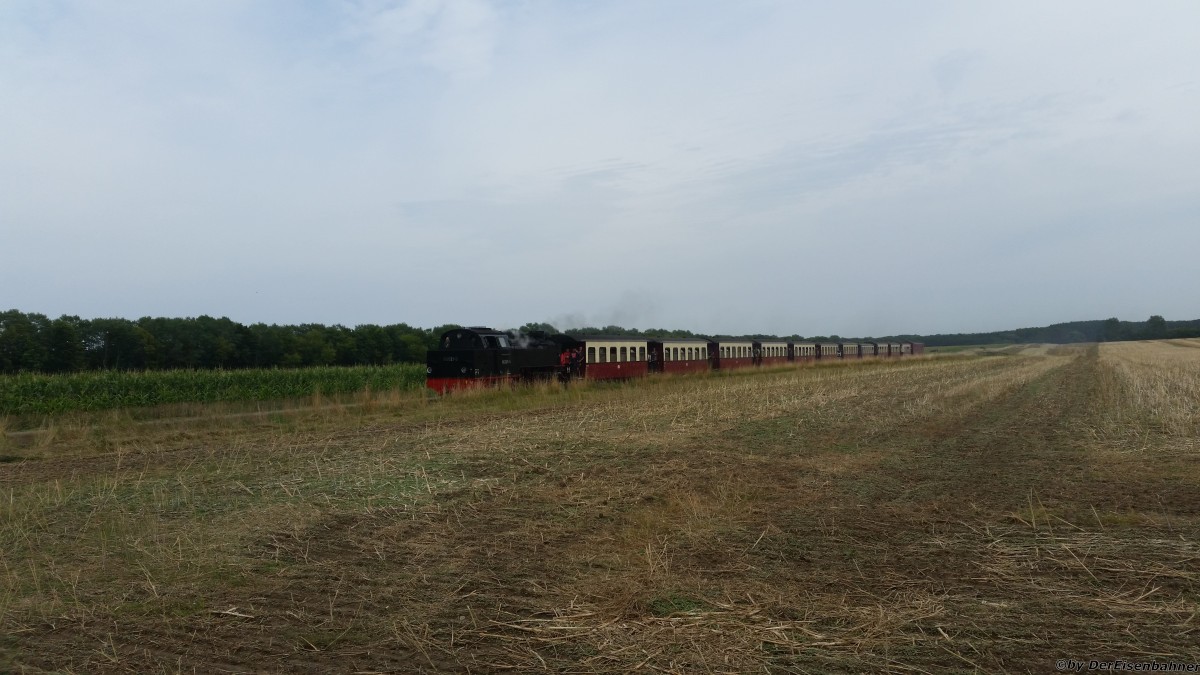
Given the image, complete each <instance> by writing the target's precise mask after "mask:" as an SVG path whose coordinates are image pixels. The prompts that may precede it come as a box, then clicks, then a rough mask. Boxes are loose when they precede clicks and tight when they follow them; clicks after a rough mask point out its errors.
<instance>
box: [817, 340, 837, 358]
mask: <svg viewBox="0 0 1200 675" xmlns="http://www.w3.org/2000/svg"><path fill="white" fill-rule="evenodd" d="M816 347H817V358H818V359H821V360H825V359H836V358H841V355H842V354H841V350H840V349H838V344H837V343H836V342H818V343H817V345H816Z"/></svg>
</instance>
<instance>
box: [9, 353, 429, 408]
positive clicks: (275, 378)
mask: <svg viewBox="0 0 1200 675" xmlns="http://www.w3.org/2000/svg"><path fill="white" fill-rule="evenodd" d="M424 384H425V367H424V366H422V365H420V364H415V363H407V364H401V365H394V366H358V367H336V366H327V367H313V368H291V369H272V370H174V371H100V372H84V373H72V374H67V375H41V374H28V373H25V374H18V375H4V376H0V415H12V416H17V417H28V416H39V415H59V414H62V413H68V412H89V411H97V410H112V409H115V408H139V407H150V406H161V405H166V404H172V403H217V402H236V401H273V400H283V399H291V398H301V397H306V396H312V395H314V394H320V395H324V396H334V395H340V394H352V393H355V392H360V391H363V390H366V389H370V390H372V391H390V390H396V389H399V390H411V389H418V388H420V387H422V386H424Z"/></svg>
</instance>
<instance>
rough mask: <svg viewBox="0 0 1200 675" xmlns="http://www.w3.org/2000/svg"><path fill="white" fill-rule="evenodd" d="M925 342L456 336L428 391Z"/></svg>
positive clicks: (775, 361) (740, 363)
mask: <svg viewBox="0 0 1200 675" xmlns="http://www.w3.org/2000/svg"><path fill="white" fill-rule="evenodd" d="M924 351H925V345H924V344H922V343H920V342H790V341H787V340H751V339H736V338H734V339H713V340H705V339H701V338H652V337H630V336H605V335H587V336H572V335H549V334H546V333H541V332H534V333H531V334H528V335H525V334H519V333H515V332H505V331H498V330H494V329H491V328H483V327H474V328H455V329H453V330H448V331H446V332H445V333H443V334H442V336H441V338H440V340H439V341H438V348H437V349H434V350H430V351H429V354H428V357H427V368H426V373H427V376H426V381H425V382H426V385H427V386H428V387H429V388H430V389H432V390H434V391H436V392H438V393H439V394H445V393H447V392H450V391H453V390H455V389H464V388H467V387H477V386H486V385H501V384H509V383H517V382H534V381H537V380H551V379H558V380H560V381H563V382H566V381H569V380H572V379H576V378H587V379H591V380H626V379H632V378H637V377H646V376H647V375H651V374H653V373H697V372H708V371H710V370H730V369H734V368H748V367H755V366H771V365H784V364H789V363H803V362H808V361H821V360H828V359H862V358H897V357H902V356H913V355H918V354H922V353H924Z"/></svg>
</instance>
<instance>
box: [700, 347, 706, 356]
mask: <svg viewBox="0 0 1200 675" xmlns="http://www.w3.org/2000/svg"><path fill="white" fill-rule="evenodd" d="M700 358H702V359H707V358H708V347H701V348H700Z"/></svg>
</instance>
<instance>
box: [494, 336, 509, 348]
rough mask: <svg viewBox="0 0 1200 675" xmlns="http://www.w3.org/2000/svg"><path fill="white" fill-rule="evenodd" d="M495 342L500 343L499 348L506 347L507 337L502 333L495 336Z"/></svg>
mask: <svg viewBox="0 0 1200 675" xmlns="http://www.w3.org/2000/svg"><path fill="white" fill-rule="evenodd" d="M496 342H499V343H500V348H501V349H508V338H507V337H505V336H503V335H498V336H496Z"/></svg>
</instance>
